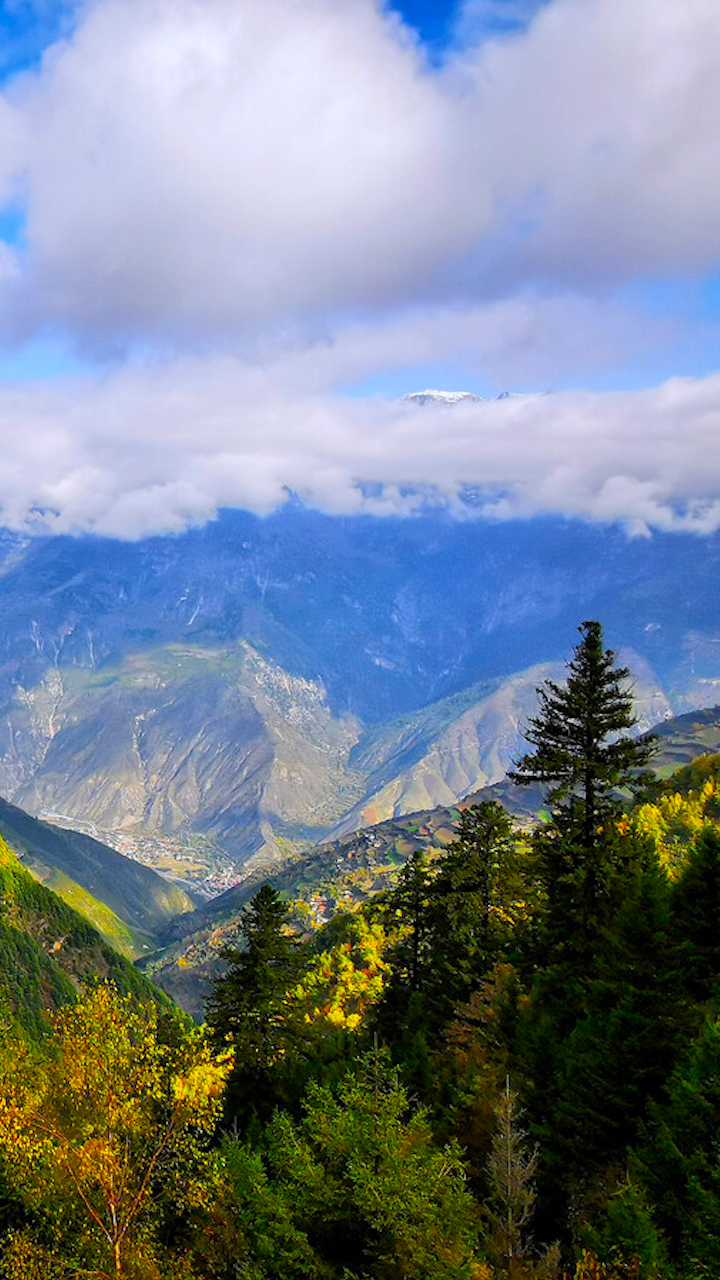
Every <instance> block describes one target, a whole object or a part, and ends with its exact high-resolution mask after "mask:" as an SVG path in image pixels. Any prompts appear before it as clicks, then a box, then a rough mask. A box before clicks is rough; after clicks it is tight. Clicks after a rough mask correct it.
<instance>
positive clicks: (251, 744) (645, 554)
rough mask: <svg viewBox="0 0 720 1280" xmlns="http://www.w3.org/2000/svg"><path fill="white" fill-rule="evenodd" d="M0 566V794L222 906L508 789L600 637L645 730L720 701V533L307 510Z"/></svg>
mask: <svg viewBox="0 0 720 1280" xmlns="http://www.w3.org/2000/svg"><path fill="white" fill-rule="evenodd" d="M2 554H3V562H2V566H1V568H0V607H1V608H2V616H3V629H2V635H1V636H0V656H1V657H2V667H1V670H0V794H3V795H5V796H6V797H7V798H8V799H10V800H12V801H13V802H14V803H16V804H18V805H21V806H22V807H23V808H25V809H28V810H29V811H30V812H31V813H33V814H36V815H41V816H46V817H51V818H52V819H53V820H56V821H57V820H59V821H61V822H62V821H64V822H66V823H68V824H70V825H75V826H80V827H81V828H82V829H84V830H89V831H90V832H91V833H93V834H98V835H100V836H102V837H103V838H104V839H106V840H108V841H109V842H110V843H115V844H116V845H117V846H118V847H121V848H124V849H125V850H126V851H128V852H132V853H134V855H135V856H139V857H141V858H142V859H143V860H145V861H148V862H151V863H152V864H153V865H156V866H161V867H162V869H163V870H164V871H166V872H169V873H170V874H177V878H179V879H186V880H187V881H188V883H196V884H197V883H201V884H204V885H205V888H206V891H207V892H216V891H218V890H219V889H222V888H223V887H226V885H227V883H230V882H231V881H232V877H233V875H234V874H236V872H237V867H238V866H239V865H240V864H242V863H245V862H246V861H247V860H248V859H249V858H252V859H253V860H256V859H257V858H258V857H259V858H266V857H268V858H275V859H277V858H278V857H282V856H283V854H284V853H286V852H287V851H288V850H289V849H290V848H298V847H301V846H303V845H306V846H307V845H310V844H313V843H317V841H318V840H320V839H322V838H324V837H325V836H329V835H335V834H338V833H343V832H345V831H348V830H351V829H352V828H353V827H355V826H358V825H363V824H364V823H367V822H372V821H376V820H380V819H383V818H386V817H389V816H392V814H394V813H401V812H411V811H414V810H417V809H424V808H430V807H432V806H434V805H437V804H448V803H452V801H453V800H454V799H456V798H457V797H459V796H461V795H464V794H466V793H467V792H468V791H471V790H473V789H475V788H477V787H479V786H483V785H486V784H488V783H492V782H495V781H496V780H497V779H498V778H499V777H501V776H502V774H503V773H504V771H505V769H506V768H507V766H508V764H509V762H510V760H511V759H512V758H513V757H514V756H515V755H516V754H517V753H518V750H519V746H520V738H521V730H522V725H523V724H524V723H525V722H526V720H527V717H528V716H529V715H530V714H532V711H533V709H534V702H533V697H534V692H533V691H534V689H535V686H536V684H537V683H538V682H539V680H541V679H543V678H545V676H546V675H547V674H549V673H552V672H553V670H554V668H553V664H554V663H556V662H559V661H561V660H562V659H564V658H565V657H566V656H567V654H568V653H569V652H570V651H571V649H572V646H573V644H574V643H575V640H576V632H575V627H576V626H577V624H578V622H579V621H581V620H582V619H583V618H585V617H599V618H601V619H602V620H603V622H604V625H605V629H606V636H607V640H608V643H610V644H612V645H614V646H616V647H623V648H624V649H626V650H627V652H626V653H624V654H623V657H624V659H625V660H626V661H627V662H628V663H629V665H631V666H632V668H633V670H634V672H635V673H636V675H637V677H638V687H637V690H636V696H637V698H638V700H639V707H640V713H641V716H642V720H643V724H644V725H647V724H650V723H652V722H654V721H657V720H659V719H662V718H663V716H665V715H668V714H669V713H671V712H677V711H682V710H684V709H686V708H688V707H691V706H707V705H712V704H713V703H715V702H717V701H719V700H720V692H719V690H720V593H718V592H717V591H716V590H714V583H715V582H716V581H717V579H718V570H719V569H720V539H718V538H710V539H705V540H699V539H689V538H678V537H669V536H668V537H657V538H654V539H650V540H634V541H631V540H629V539H628V538H627V537H626V536H625V535H624V533H622V531H618V530H600V529H596V528H590V527H586V526H583V525H580V524H571V523H568V522H565V521H553V520H546V521H537V520H536V521H533V522H532V523H528V524H522V523H519V522H516V523H513V524H507V525H488V524H487V523H481V522H477V521H473V520H465V521H463V522H454V521H452V520H450V519H449V518H447V517H445V516H442V515H438V514H436V515H428V516H424V517H421V518H416V519H412V520H388V519H382V520H381V519H370V518H368V517H362V518H358V519H350V518H348V519H337V518H330V517H324V516H321V515H317V514H314V513H312V512H307V511H303V510H300V509H298V508H289V509H288V510H286V511H285V512H282V513H279V514H277V515H275V516H272V517H269V518H267V519H265V520H262V519H259V518H256V517H253V516H250V515H248V514H244V513H229V514H227V515H224V516H223V517H222V518H221V519H220V520H218V521H217V522H216V523H215V524H213V525H209V526H208V527H207V528H205V529H202V530H193V531H190V532H188V533H187V534H185V535H183V536H182V537H176V538H156V539H150V540H147V541H145V542H140V543H135V544H123V543H117V542H108V541H104V540H98V539H91V538H81V539H77V540H73V539H70V538H62V539H40V540H34V541H25V542H20V541H18V540H17V539H13V538H11V537H9V536H7V537H6V539H5V542H4V544H3V546H2ZM560 670H561V668H558V673H559V672H560ZM188 851H190V852H188ZM188 858H189V859H190V861H191V862H192V863H193V866H192V868H191V869H190V870H188Z"/></svg>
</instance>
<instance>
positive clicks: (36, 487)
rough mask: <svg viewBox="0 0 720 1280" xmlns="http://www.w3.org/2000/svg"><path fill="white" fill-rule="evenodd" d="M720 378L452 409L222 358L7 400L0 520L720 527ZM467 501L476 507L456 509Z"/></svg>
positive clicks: (112, 531) (128, 372)
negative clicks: (369, 397) (444, 510)
mask: <svg viewBox="0 0 720 1280" xmlns="http://www.w3.org/2000/svg"><path fill="white" fill-rule="evenodd" d="M719 428H720V375H715V376H713V377H709V378H705V379H698V380H693V379H674V380H672V381H670V382H667V383H665V384H664V385H662V386H660V387H657V388H654V389H651V390H647V391H639V392H632V393H624V394H612V395H601V394H591V393H588V392H583V393H580V392H567V393H561V394H556V395H547V396H530V397H518V398H510V399H508V400H500V401H487V402H481V403H477V402H471V403H460V404H458V405H455V406H453V407H443V406H434V405H427V406H418V405H416V404H413V403H409V402H397V401H396V402H392V401H387V400H377V401H374V402H373V403H368V402H367V401H351V400H347V399H343V398H341V397H339V396H334V395H332V394H331V393H329V392H316V393H310V392H307V393H306V394H303V395H300V394H291V393H290V391H289V390H288V389H282V387H281V382H280V381H279V380H278V379H276V378H275V377H273V376H272V375H271V374H270V373H269V372H268V370H266V369H260V368H251V367H248V366H244V365H241V364H240V363H238V362H237V361H235V360H232V359H229V358H214V359H208V360H199V359H185V360H183V361H182V362H180V363H175V364H173V365H172V366H168V367H161V366H154V367H142V368H141V367H137V368H125V369H123V370H120V371H118V372H116V373H114V374H112V375H110V376H107V377H106V378H105V379H103V380H102V381H101V382H98V381H97V380H90V381H87V382H85V383H84V382H83V380H82V379H80V380H78V379H69V380H67V381H62V380H61V381H57V382H55V383H45V384H43V385H39V384H36V385H29V386H24V387H22V386H18V387H15V388H12V389H7V388H6V389H5V390H3V391H2V392H0V440H1V441H2V450H1V456H2V464H1V465H0V508H1V509H2V517H1V518H2V520H3V523H5V524H6V525H8V526H10V527H11V528H15V529H30V530H33V529H34V530H40V529H41V530H43V531H50V532H77V531H79V530H87V531H91V532H96V533H100V534H107V535H111V536H117V537H124V538H138V537H143V536H145V535H147V534H150V533H167V532H174V531H177V530H180V529H183V528H185V527H186V526H187V525H188V524H193V523H203V522H205V521H206V520H208V519H210V518H212V516H213V515H214V513H215V512H216V511H217V510H218V508H221V507H226V506H234V507H244V508H248V509H250V510H253V511H257V512H261V513H266V512H269V511H271V510H273V509H274V508H276V507H278V506H279V505H281V504H282V503H283V502H285V501H286V499H287V497H288V493H289V492H292V493H295V494H298V495H299V496H300V497H301V498H302V499H303V500H304V501H306V502H307V503H309V504H312V505H314V506H316V507H319V508H320V509H322V510H325V511H329V512H334V513H358V512H363V511H366V512H369V513H375V514H397V513H410V512H412V511H413V510H416V509H418V507H419V506H421V505H422V504H424V503H426V502H428V501H435V502H442V503H445V504H447V505H448V506H449V507H450V508H452V509H453V510H455V511H456V512H457V513H458V514H459V515H461V516H466V515H468V514H470V513H471V512H472V513H474V514H480V515H484V516H486V517H489V518H495V519H505V518H510V517H528V516H531V515H535V514H538V513H541V512H542V513H563V514H566V515H573V516H577V517H580V518H584V519H592V520H600V521H609V522H615V521H622V522H624V523H625V524H626V525H627V526H628V528H629V529H630V530H631V531H633V532H647V531H649V530H651V529H666V530H678V531H687V532H699V533H708V532H711V531H712V530H714V529H716V528H718V527H720V500H719V499H718V497H717V495H718V493H720V429H719ZM468 487H471V488H472V489H473V490H474V491H475V492H474V496H473V502H472V506H471V507H468V506H467V503H466V501H465V499H466V497H467V492H468Z"/></svg>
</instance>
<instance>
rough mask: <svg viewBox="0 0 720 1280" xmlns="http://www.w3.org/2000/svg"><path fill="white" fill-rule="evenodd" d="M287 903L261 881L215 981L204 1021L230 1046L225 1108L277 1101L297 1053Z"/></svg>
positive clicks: (243, 1114)
mask: <svg viewBox="0 0 720 1280" xmlns="http://www.w3.org/2000/svg"><path fill="white" fill-rule="evenodd" d="M286 923H287V908H286V906H285V903H284V902H283V901H282V899H281V898H280V897H279V895H278V894H277V893H276V891H275V890H274V889H273V888H272V887H271V886H270V885H269V884H264V885H263V886H262V888H261V889H260V890H259V892H258V893H257V894H256V895H255V897H254V898H253V900H252V902H251V904H250V906H249V907H247V908H246V909H245V912H244V915H243V919H242V925H241V932H242V939H243V943H244V945H243V947H242V948H226V949H225V950H224V951H223V952H222V953H221V956H222V959H223V960H225V961H226V963H227V965H228V968H227V969H226V971H225V973H223V974H222V975H221V977H219V978H218V979H217V980H216V981H215V984H214V986H213V990H212V993H211V995H210V998H209V1000H208V1003H207V1007H206V1019H207V1024H208V1027H209V1029H210V1034H211V1038H212V1040H213V1042H214V1043H215V1044H216V1045H217V1046H218V1047H222V1046H225V1045H227V1044H228V1043H230V1044H232V1046H233V1048H234V1052H235V1067H234V1070H233V1073H232V1076H231V1078H230V1081H229V1084H228V1091H227V1099H226V1103H227V1110H228V1111H229V1112H230V1114H232V1115H235V1116H236V1117H239V1118H241V1119H248V1118H250V1116H251V1115H252V1114H253V1113H256V1114H257V1115H259V1116H260V1117H262V1118H265V1117H266V1116H268V1115H269V1114H271V1112H272V1109H273V1106H274V1105H275V1104H276V1103H277V1102H279V1101H282V1097H281V1095H282V1091H283V1086H284V1079H283V1077H284V1074H286V1073H287V1072H288V1070H290V1068H291V1065H292V1063H293V1060H294V1059H295V1058H296V1056H297V1054H298V1053H299V1052H301V1051H302V1045H301V1040H302V1035H301V1029H300V1028H298V1026H297V1025H296V1019H295V1018H294V1017H293V1016H292V1015H293V1009H292V1000H291V999H290V998H289V996H288V990H289V988H290V987H291V986H292V984H293V981H297V979H298V977H299V959H298V941H297V939H296V938H294V937H292V935H290V934H289V933H288V932H287V931H286V927H285V926H286Z"/></svg>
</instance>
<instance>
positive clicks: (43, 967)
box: [0, 837, 166, 1038]
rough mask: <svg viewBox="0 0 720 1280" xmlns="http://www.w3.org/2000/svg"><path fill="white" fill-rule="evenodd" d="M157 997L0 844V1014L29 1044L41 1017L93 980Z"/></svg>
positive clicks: (44, 1021) (42, 1024)
mask: <svg viewBox="0 0 720 1280" xmlns="http://www.w3.org/2000/svg"><path fill="white" fill-rule="evenodd" d="M98 978H100V979H104V978H107V979H110V980H111V981H112V982H113V983H115V985H116V986H117V987H118V988H119V989H120V990H121V991H124V992H131V993H134V994H136V995H138V996H140V997H142V998H144V999H151V1000H154V1001H156V1002H160V1003H161V1004H163V1005H165V1004H166V1001H165V998H164V997H163V996H162V995H161V993H160V992H158V991H157V990H156V988H155V987H154V986H153V984H152V983H150V982H148V980H147V979H146V978H144V977H143V976H142V974H140V973H139V972H138V970H137V969H136V968H135V967H134V966H133V965H132V964H130V963H129V961H128V960H126V959H125V958H124V957H123V956H120V955H118V954H117V953H116V952H115V951H113V950H112V948H111V947H109V946H108V945H107V943H106V942H104V941H103V939H102V938H101V936H100V934H99V933H98V932H97V930H96V929H94V928H93V927H92V925H91V924H89V923H88V921H87V920H84V919H83V917H82V916H81V915H79V914H78V912H77V911H75V910H73V909H72V907H69V906H68V905H67V904H66V903H65V902H63V901H62V900H61V899H60V898H59V897H58V896H57V894H55V893H53V892H52V891H51V890H50V889H47V888H46V887H45V886H44V885H42V884H40V883H39V882H38V881H37V880H36V879H34V878H33V876H31V875H30V874H29V873H28V872H27V871H25V870H24V868H23V867H22V866H21V865H20V863H19V862H18V860H17V858H16V857H15V854H14V853H13V852H12V850H11V849H10V848H9V846H8V845H7V843H6V842H5V840H3V839H2V837H0V1008H2V1009H3V1010H4V1011H6V1012H7V1013H9V1014H10V1015H11V1016H12V1017H13V1018H14V1019H16V1020H17V1022H18V1023H19V1024H20V1025H21V1026H22V1027H23V1028H24V1030H25V1031H26V1032H27V1033H28V1034H29V1035H31V1036H32V1037H34V1038H37V1037H38V1036H41V1035H42V1034H43V1033H44V1032H45V1030H46V1029H47V1027H48V1017H49V1015H50V1014H51V1013H52V1012H53V1010H56V1009H58V1008H60V1007H61V1006H62V1005H64V1004H67V1003H68V1002H70V1001H72V1000H74V999H75V997H76V994H77V993H78V992H79V991H81V990H82V989H83V988H84V987H86V986H87V985H90V984H92V983H93V982H94V981H97V979H98Z"/></svg>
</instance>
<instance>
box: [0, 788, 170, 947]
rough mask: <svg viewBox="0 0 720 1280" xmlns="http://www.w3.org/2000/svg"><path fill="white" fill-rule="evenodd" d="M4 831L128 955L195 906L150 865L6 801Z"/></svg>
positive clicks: (27, 862)
mask: <svg viewBox="0 0 720 1280" xmlns="http://www.w3.org/2000/svg"><path fill="white" fill-rule="evenodd" d="M0 835H1V836H2V837H4V839H5V841H6V842H7V844H8V845H9V846H10V848H11V849H12V850H13V851H14V853H15V854H17V855H18V857H19V858H20V859H21V860H22V863H23V865H24V866H25V867H26V868H27V870H28V871H30V872H31V873H32V874H33V875H34V876H35V877H36V878H37V879H38V880H41V881H42V882H43V883H44V884H46V885H47V886H48V887H49V888H51V889H53V890H54V891H55V892H56V893H58V894H59V896H60V897H61V898H63V900H64V901H66V902H68V903H69V905H71V906H73V907H75V908H76V909H77V910H79V911H80V912H82V914H83V915H85V916H86V917H87V918H88V919H89V920H91V921H92V923H93V924H94V925H95V926H96V927H97V928H98V930H99V931H100V932H101V933H102V934H103V935H104V936H105V937H106V938H107V939H108V940H109V941H111V942H112V943H113V945H114V946H116V947H118V949H119V950H121V951H123V952H125V953H126V954H132V955H139V954H142V952H143V951H147V950H148V949H149V948H150V947H151V946H152V945H153V944H154V940H155V936H156V934H157V933H158V932H159V931H160V930H161V928H162V927H163V926H164V925H166V924H167V922H168V920H170V919H171V918H172V917H173V916H175V915H177V914H179V913H181V912H183V911H191V910H192V909H193V907H194V905H195V904H194V903H193V901H192V899H191V898H190V897H188V895H187V894H186V893H183V891H182V890H181V889H179V888H178V887H177V886H176V885H173V884H171V883H170V882H169V881H167V880H164V879H163V877H162V876H159V875H158V874H157V873H156V872H155V871H152V870H151V869H150V868H149V867H144V866H142V864H141V863H139V862H134V861H133V860H132V859H131V858H126V857H124V856H123V855H122V854H120V853H117V852H116V851H115V850H114V849H110V848H108V847H107V845H104V844H100V843H99V841H97V840H93V839H91V837H90V836H86V835H82V834H81V833H80V832H77V831H66V830H64V829H63V828H60V827H54V826H52V825H51V824H50V823H47V822H39V821H38V820H37V819H36V818H32V817H31V816H30V815H29V814H27V813H24V812H23V810H22V809H19V808H17V806H15V805H12V804H9V803H8V802H7V801H6V800H2V799H0Z"/></svg>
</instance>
